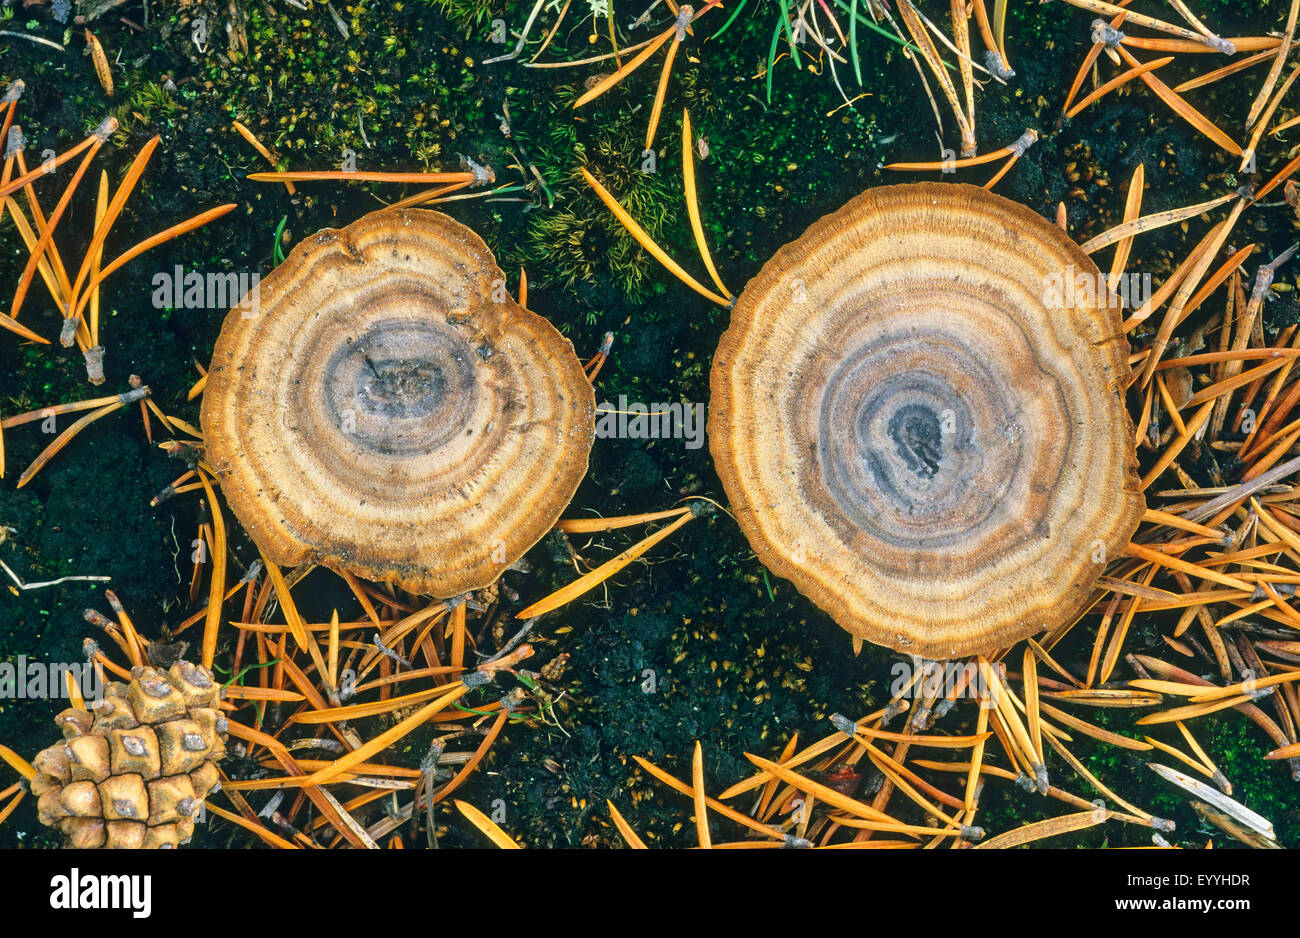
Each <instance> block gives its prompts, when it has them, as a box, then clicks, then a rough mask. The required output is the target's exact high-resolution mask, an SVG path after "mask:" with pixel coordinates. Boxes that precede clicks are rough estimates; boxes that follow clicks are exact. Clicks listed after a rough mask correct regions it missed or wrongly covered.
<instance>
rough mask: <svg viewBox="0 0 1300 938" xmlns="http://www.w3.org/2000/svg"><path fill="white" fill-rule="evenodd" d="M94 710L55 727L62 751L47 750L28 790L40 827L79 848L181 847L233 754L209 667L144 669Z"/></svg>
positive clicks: (68, 715)
mask: <svg viewBox="0 0 1300 938" xmlns="http://www.w3.org/2000/svg"><path fill="white" fill-rule="evenodd" d="M131 675H132V680H131V683H130V684H119V683H111V684H109V685H108V686H107V687H106V688H105V690H104V696H103V698H102V699H101V700H98V701H96V702H94V703H93V704H91V705H90V706H91V709H90V710H89V711H86V710H77V709H75V708H72V709H68V710H64V711H63V712H62V713H60V714H59V715H58V716H57V717H55V718H54V722H55V723H57V724H58V725H59V726H60V727H61V728H62V730H63V737H64V742H62V743H58V744H55V745H53V746H51V747H49V748H48V749H45V750H43V751H42V752H41V753H39V754H38V755H37V756H36V759H35V760H34V761H33V765H34V766H35V767H36V772H37V774H36V777H35V778H33V779H32V782H31V790H32V794H33V795H34V796H36V798H37V802H36V811H37V816H38V817H39V818H40V821H41V823H42V824H45V825H47V826H49V827H57V828H59V830H61V831H63V833H64V834H65V835H67V838H68V844H69V846H72V847H82V848H86V847H90V848H94V847H119V848H140V847H144V848H157V847H178V846H180V845H181V844H183V843H187V842H188V841H189V839H190V837H191V835H193V833H194V816H195V815H196V814H197V813H198V811H199V807H200V806H201V805H202V804H203V800H204V799H205V798H206V797H207V796H208V794H209V793H211V792H212V791H213V790H215V789H216V788H217V785H218V778H219V776H218V774H217V762H218V761H220V760H221V759H222V758H223V757H224V756H225V754H226V744H225V733H226V718H225V717H224V716H222V714H221V711H220V710H219V709H218V706H217V702H218V700H219V699H220V688H219V687H218V686H217V683H216V681H214V680H213V679H212V674H211V673H210V672H209V671H208V670H207V669H206V668H203V667H200V666H197V665H193V664H190V663H189V662H188V661H178V662H177V663H176V664H174V665H172V667H171V669H170V670H169V671H159V670H156V669H154V668H145V667H137V668H135V669H133V670H132V672H131Z"/></svg>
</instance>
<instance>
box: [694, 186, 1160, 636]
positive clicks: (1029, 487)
mask: <svg viewBox="0 0 1300 938" xmlns="http://www.w3.org/2000/svg"><path fill="white" fill-rule="evenodd" d="M1099 276H1100V275H1099V274H1098V272H1097V268H1096V267H1095V266H1094V265H1093V263H1092V262H1091V261H1090V260H1089V259H1088V257H1087V255H1085V254H1084V253H1083V252H1082V251H1081V250H1080V249H1079V248H1078V246H1077V245H1075V244H1074V242H1072V241H1071V240H1070V239H1069V238H1068V236H1067V235H1066V234H1065V233H1064V232H1062V231H1061V230H1060V229H1058V228H1056V227H1054V226H1053V225H1051V224H1049V223H1048V222H1047V221H1045V220H1044V219H1042V218H1040V217H1039V216H1038V215H1036V214H1035V213H1033V212H1032V211H1030V210H1029V209H1027V208H1025V207H1024V206H1021V205H1018V204H1016V203H1014V202H1011V201H1008V200H1007V199H1004V198H1002V197H1000V196H997V195H993V194H991V193H989V192H986V191H984V190H982V189H978V188H975V187H973V186H967V185H955V184H934V183H923V184H911V185H895V186H885V187H881V188H875V189H871V190H869V191H867V192H866V193H864V194H862V195H861V196H859V197H857V198H856V199H854V200H853V201H851V202H850V203H848V204H847V205H846V206H844V207H843V208H842V209H840V210H839V211H837V212H834V213H833V214H831V215H828V216H827V217H825V218H823V219H821V220H820V221H818V222H816V223H815V224H813V225H812V227H810V228H809V229H808V231H807V232H805V233H804V234H803V236H802V237H800V238H798V239H797V240H796V241H794V242H793V243H791V244H789V245H787V246H785V247H784V248H782V249H781V250H780V251H778V252H777V253H776V255H775V256H774V257H773V258H772V259H771V260H770V261H768V263H767V264H766V265H765V266H764V267H763V269H762V270H761V271H760V272H759V273H758V275H757V276H756V277H755V278H754V279H753V280H752V281H751V282H750V283H749V285H748V287H747V288H746V289H745V291H744V293H743V294H742V295H741V297H740V299H739V300H738V301H737V303H736V305H735V308H734V310H733V312H732V316H731V324H730V327H729V328H728V330H727V331H726V333H725V334H724V335H723V337H722V341H721V344H720V346H719V348H718V352H717V356H716V358H715V360H714V364H713V372H712V378H711V383H712V406H711V413H710V416H709V426H708V431H709V439H710V446H711V449H712V453H713V457H714V461H715V463H716V465H717V469H718V474H719V476H720V477H721V479H722V483H723V486H724V488H725V489H726V492H727V495H728V497H729V498H730V500H731V504H732V507H733V508H734V510H735V515H736V517H737V519H738V521H739V523H740V526H741V528H742V530H743V531H744V533H745V535H746V536H747V537H748V539H749V542H750V544H751V546H752V547H753V548H754V551H755V552H756V553H757V554H758V556H759V558H760V559H761V560H762V562H763V563H764V564H766V565H767V566H768V567H769V568H770V569H771V570H773V571H774V572H775V573H778V574H780V575H781V576H784V577H786V578H787V579H789V580H791V581H792V582H793V583H794V584H795V586H797V587H798V588H799V590H800V591H801V592H803V593H804V594H805V595H806V596H808V597H809V598H810V599H811V600H812V601H813V602H815V603H816V604H817V605H818V606H820V607H821V608H822V609H824V610H825V611H826V612H828V613H829V614H830V615H831V616H832V617H833V618H834V619H835V621H836V622H838V623H839V624H840V625H841V626H842V627H843V628H845V629H846V630H848V631H849V632H851V633H852V634H854V635H856V636H858V637H861V638H864V639H866V640H868V641H871V642H874V643H876V644H881V645H887V646H889V647H891V648H894V649H896V650H899V651H903V652H909V653H912V654H917V655H923V656H925V657H929V658H940V659H941V658H950V657H956V656H960V655H967V654H974V653H986V652H990V651H992V650H994V649H998V648H1004V647H1008V646H1010V645H1011V644H1013V643H1014V642H1016V641H1018V640H1020V639H1022V638H1024V637H1026V636H1029V635H1032V634H1034V633H1036V632H1038V631H1040V630H1042V629H1046V628H1052V627H1056V626H1059V625H1061V624H1063V623H1067V622H1070V621H1072V620H1073V619H1074V618H1075V617H1077V616H1078V615H1079V614H1081V613H1082V612H1083V611H1084V609H1085V608H1086V607H1087V604H1088V602H1089V600H1090V595H1091V591H1092V587H1093V585H1094V583H1095V581H1096V579H1097V577H1098V576H1099V575H1100V574H1101V572H1102V570H1103V568H1104V564H1105V561H1106V560H1107V559H1108V558H1114V557H1117V556H1119V555H1120V554H1121V552H1122V550H1123V548H1124V546H1125V544H1126V543H1127V542H1128V539H1129V537H1130V535H1131V534H1132V533H1133V531H1134V529H1135V528H1136V527H1137V525H1138V522H1139V520H1140V518H1141V516H1142V512H1143V508H1144V502H1143V497H1142V492H1141V489H1140V486H1139V484H1138V479H1137V475H1136V456H1135V453H1134V446H1133V436H1132V428H1131V423H1130V419H1129V417H1128V414H1127V411H1126V409H1125V407H1124V401H1123V389H1124V387H1125V384H1126V379H1127V376H1128V374H1129V368H1128V361H1127V356H1128V343H1127V341H1126V339H1125V336H1124V332H1123V330H1122V328H1121V324H1120V318H1119V312H1118V309H1117V308H1116V306H1115V305H1112V304H1111V303H1110V302H1109V301H1108V299H1107V297H1108V295H1109V294H1108V293H1107V292H1106V291H1104V290H1103V292H1102V295H1101V297H1100V300H1099V301H1097V302H1092V299H1091V297H1096V294H1095V293H1093V294H1088V293H1087V292H1086V291H1070V290H1064V291H1057V294H1056V296H1053V295H1051V294H1052V286H1053V284H1056V285H1059V284H1060V283H1061V278H1071V277H1084V278H1091V282H1092V283H1094V284H1096V283H1098V282H1099V281H1098V279H1097V278H1098V277H1099ZM1100 282H1103V284H1104V281H1100ZM1072 292H1073V296H1071V295H1070V294H1071V293H1072ZM1058 299H1059V300H1061V302H1059V303H1058V302H1056V300H1058Z"/></svg>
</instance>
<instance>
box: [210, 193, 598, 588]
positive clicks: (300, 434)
mask: <svg viewBox="0 0 1300 938" xmlns="http://www.w3.org/2000/svg"><path fill="white" fill-rule="evenodd" d="M594 420H595V395H594V393H593V391H592V388H591V384H590V382H588V381H587V379H586V376H585V375H584V373H583V371H582V367H581V365H580V364H579V362H578V360H577V357H576V356H575V355H574V351H573V346H572V344H571V343H570V342H569V340H568V339H565V338H564V337H563V336H561V335H560V333H559V332H558V331H556V329H555V328H554V327H553V326H552V325H551V324H550V323H549V322H547V321H546V320H545V319H543V318H542V317H541V316H538V315H536V314H534V313H532V312H529V311H528V310H526V309H523V308H522V307H520V306H519V305H518V304H517V303H515V302H514V301H513V300H512V299H511V298H510V296H509V295H508V294H507V293H506V290H505V277H504V275H503V274H502V272H501V270H500V268H499V267H498V266H497V265H496V262H495V261H494V260H493V258H492V255H491V253H490V252H489V251H488V248H487V246H486V245H485V244H484V243H483V241H482V239H480V238H479V237H478V235H476V234H475V233H474V232H472V231H471V230H470V229H468V228H466V227H465V226H464V225H461V224H460V223H458V222H456V221H454V220H452V219H451V218H448V217H447V216H446V215H443V214H440V213H438V212H432V211H426V210H419V209H411V210H382V211H378V212H374V213H371V214H369V215H366V216H365V217H363V218H361V219H360V220H358V221H356V222H354V223H353V224H351V225H349V226H347V227H346V228H342V229H325V230H323V231H320V232H318V233H317V234H315V235H312V236H311V237H309V238H307V239H306V240H304V241H303V242H302V243H300V244H299V245H298V246H297V247H295V248H294V250H293V251H292V253H291V254H290V255H289V257H288V259H287V260H286V261H285V262H284V263H282V264H281V265H280V266H279V267H277V268H276V269H275V270H274V271H272V272H271V273H270V274H269V275H268V276H267V277H265V278H264V279H262V281H261V282H260V284H259V285H258V288H257V295H256V296H255V297H254V300H253V302H251V303H250V302H246V303H245V304H244V305H243V306H242V307H238V306H237V307H235V308H234V309H232V310H231V311H230V313H229V315H228V316H227V317H226V321H225V324H224V325H223V326H222V330H221V334H220V336H219V337H218V339H217V343H216V347H215V349H214V351H213V356H212V366H211V368H210V369H209V371H208V381H207V387H206V389H205V391H204V395H203V409H202V422H203V433H204V438H205V440H206V442H207V455H208V461H209V463H210V465H211V466H212V468H213V470H214V471H215V472H216V474H217V475H218V477H219V478H220V479H221V485H222V490H223V492H224V494H225V497H226V501H227V503H228V504H229V505H230V508H231V510H232V511H233V512H234V513H235V515H236V516H237V517H238V518H239V520H240V522H241V523H242V524H243V526H244V527H245V529H246V530H247V531H248V533H249V535H250V537H252V539H253V540H254V541H255V542H256V543H257V544H258V545H259V547H261V549H262V550H263V551H264V552H265V553H266V555H267V556H268V557H269V558H270V559H271V560H273V561H275V562H276V563H278V564H282V565H294V564H300V563H304V562H309V561H310V562H314V563H319V564H323V565H325V566H327V567H331V568H334V569H339V570H346V571H349V572H352V573H356V574H358V575H361V576H363V577H365V578H367V579H371V580H379V581H385V582H392V583H395V584H397V585H399V586H401V587H403V588H405V589H408V590H411V591H413V592H419V593H426V594H430V595H433V596H436V597H439V598H447V597H451V596H456V595H459V594H461V593H464V592H467V591H469V590H474V589H480V588H483V587H486V586H488V585H490V584H491V583H492V582H494V581H495V580H496V579H497V578H498V577H499V576H500V574H501V573H502V571H503V570H504V569H505V568H506V567H508V566H509V565H511V564H513V563H515V562H516V561H517V560H518V559H519V558H520V557H521V556H522V555H523V554H524V552H525V551H527V550H528V549H529V548H530V547H532V546H533V545H534V544H535V543H536V542H537V541H538V540H540V539H541V537H542V536H543V535H545V534H546V532H547V531H548V530H550V528H551V527H552V526H553V525H554V523H555V521H556V520H557V519H558V518H559V515H560V513H561V512H562V511H563V510H564V508H565V506H567V505H568V503H569V501H570V500H571V499H572V498H573V494H574V492H575V491H576V489H577V487H578V483H579V482H580V481H581V480H582V477H583V475H584V474H585V473H586V469H587V459H588V455H589V454H590V451H591V445H592V441H593V439H594V435H595V423H594Z"/></svg>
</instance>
